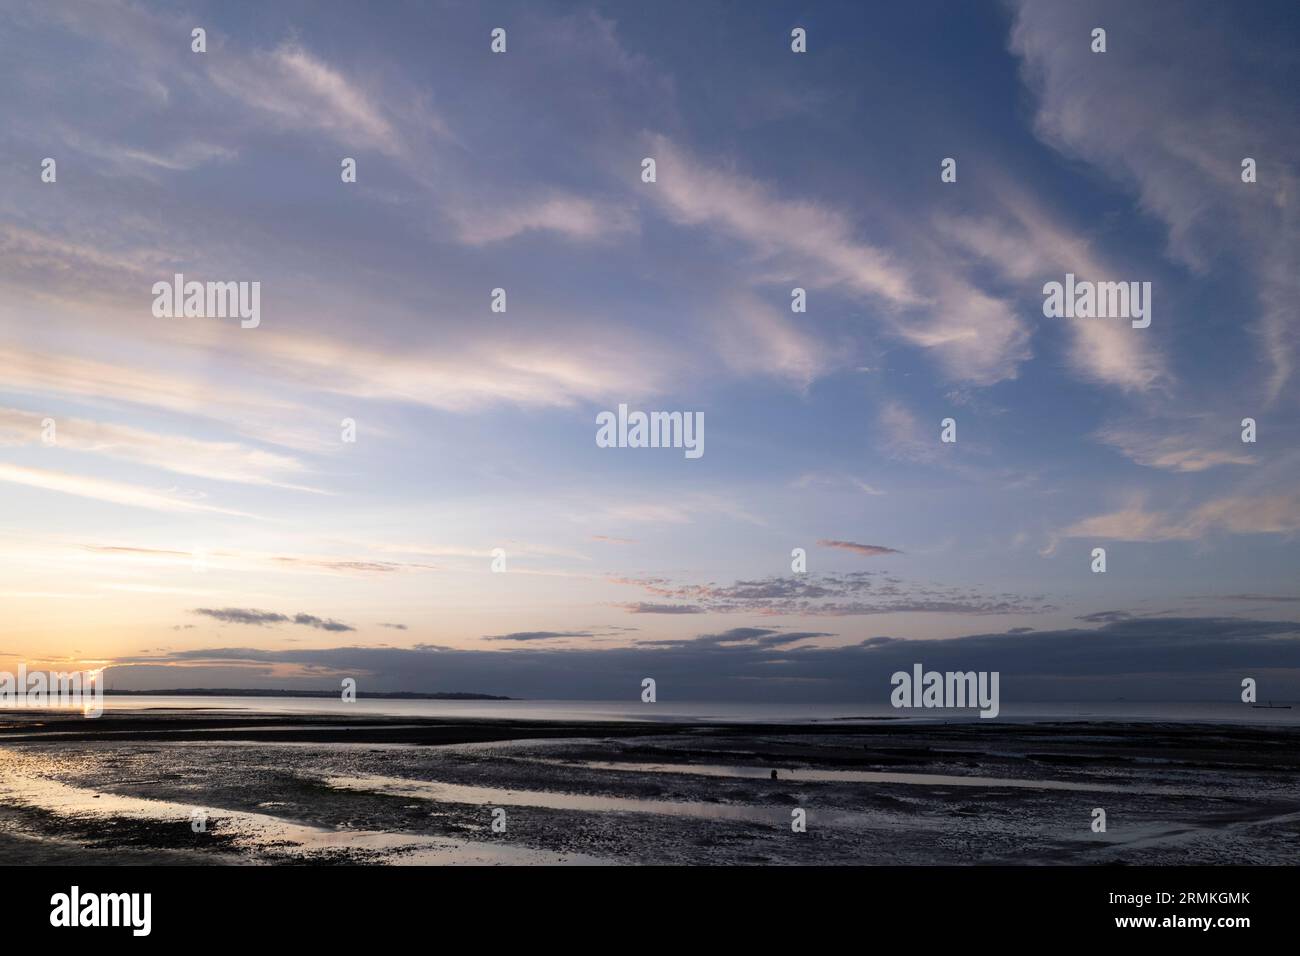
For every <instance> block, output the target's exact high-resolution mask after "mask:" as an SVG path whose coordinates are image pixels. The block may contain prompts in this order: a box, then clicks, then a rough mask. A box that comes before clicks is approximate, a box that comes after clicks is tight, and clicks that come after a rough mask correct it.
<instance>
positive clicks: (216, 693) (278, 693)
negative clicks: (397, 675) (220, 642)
mask: <svg viewBox="0 0 1300 956" xmlns="http://www.w3.org/2000/svg"><path fill="white" fill-rule="evenodd" d="M104 695H105V696H107V697H338V696H339V692H338V691H336V690H262V689H257V688H248V687H171V688H167V689H163V690H117V689H113V688H110V689H108V690H105V691H104ZM364 697H369V698H371V699H377V700H515V698H514V697H501V696H499V695H496V694H466V693H461V692H453V693H433V694H424V693H419V692H417V691H409V690H397V691H361V690H358V691H357V699H358V700H360V699H361V698H364Z"/></svg>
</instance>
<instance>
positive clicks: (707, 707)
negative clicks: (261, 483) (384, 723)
mask: <svg viewBox="0 0 1300 956" xmlns="http://www.w3.org/2000/svg"><path fill="white" fill-rule="evenodd" d="M1278 703H1287V702H1285V701H1279V702H1278ZM104 709H105V711H106V712H112V711H128V710H131V711H140V710H151V711H160V710H161V711H178V710H183V711H196V710H202V711H213V710H219V711H239V712H242V713H253V714H259V713H260V714H334V715H338V714H356V715H367V716H389V717H451V718H473V717H481V718H506V719H510V720H578V721H581V720H592V721H600V720H615V721H625V720H629V721H677V720H687V721H690V720H698V721H738V722H751V721H752V722H756V723H782V722H784V723H801V722H813V721H853V720H862V721H879V720H882V719H886V718H892V719H898V720H907V721H917V720H924V721H935V720H938V721H952V720H962V721H965V720H975V721H978V720H980V718H979V716H978V712H977V711H974V710H895V709H894V708H892V707H890V706H888V705H886V706H883V707H881V706H873V705H864V704H853V703H848V704H753V703H730V702H728V703H710V702H703V701H659V702H658V703H654V704H643V703H641V702H640V701H639V700H635V701H632V702H628V701H610V700H509V701H505V700H381V699H374V698H369V699H366V698H363V699H361V700H357V701H355V702H353V703H347V704H345V703H343V701H341V700H337V699H334V698H316V697H184V696H175V697H164V696H157V697H154V696H107V697H105V698H104ZM1007 720H1011V721H1030V722H1033V721H1054V720H1114V721H1121V720H1138V721H1180V722H1185V721H1209V722H1215V723H1243V724H1300V705H1294V706H1292V708H1291V709H1290V710H1284V709H1281V708H1274V709H1269V710H1265V709H1256V708H1252V707H1251V706H1250V705H1249V704H1240V703H1224V702H1203V701H1188V702H1141V701H1110V702H1103V703H1096V702H1079V703H1070V702H1061V701H1056V702H1051V703H1022V704H1011V703H1008V702H1006V701H1004V702H1003V703H1002V709H1001V713H1000V714H999V716H998V717H997V718H996V719H995V720H993V721H987V722H989V723H996V722H997V721H1007Z"/></svg>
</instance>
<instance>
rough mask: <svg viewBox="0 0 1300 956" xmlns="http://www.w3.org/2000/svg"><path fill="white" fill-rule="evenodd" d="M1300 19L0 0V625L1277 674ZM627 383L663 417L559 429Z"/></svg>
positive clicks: (310, 654) (462, 659)
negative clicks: (624, 439)
mask: <svg viewBox="0 0 1300 956" xmlns="http://www.w3.org/2000/svg"><path fill="white" fill-rule="evenodd" d="M198 27H201V28H203V29H204V30H205V31H206V51H205V52H201V53H200V52H195V51H194V50H193V49H192V31H193V30H194V29H195V28H198ZM496 28H502V29H504V30H505V31H506V50H505V52H503V53H495V52H493V51H492V49H491V43H492V37H491V35H492V31H493V30H494V29H496ZM796 28H802V29H803V30H805V31H806V43H807V51H806V52H803V53H796V52H794V51H793V50H792V48H791V44H792V40H791V33H792V31H793V30H795V29H796ZM1096 28H1102V29H1104V30H1105V31H1106V50H1105V52H1094V51H1093V49H1092V47H1093V45H1094V40H1093V36H1092V34H1093V30H1094V29H1096ZM1298 39H1300V13H1297V10H1296V7H1295V6H1294V4H1290V3H1268V2H1259V3H1251V4H1247V5H1223V4H1212V3H1195V2H1193V3H1155V2H1153V3H1144V4H1140V5H1134V4H1130V3H1091V2H1090V3H1054V2H1047V3H1026V4H1020V3H1014V2H1012V3H978V4H960V5H957V4H940V3H926V2H920V3H916V2H909V3H900V4H876V3H872V4H862V3H843V4H838V3H816V4H808V3H763V4H746V3H720V2H708V3H655V4H641V3H631V2H627V3H622V2H611V3H593V4H583V3H569V2H565V3H547V2H536V0H532V2H528V3H468V2H465V3H461V2H447V3H403V2H393V3H384V4H375V5H366V6H358V5H356V4H352V3H314V2H313V3H306V2H301V3H295V2H282V3H276V4H229V3H166V4H162V3H158V4H145V3H131V2H123V0H104V2H96V3H78V4H63V3H45V2H31V3H28V2H22V0H0V87H2V88H3V89H4V91H5V96H4V98H3V100H4V105H3V108H2V111H0V115H2V117H3V121H2V122H0V576H2V577H0V611H2V612H3V613H2V614H0V619H2V620H3V624H0V666H10V667H13V666H16V665H17V663H19V662H24V663H27V664H28V666H48V667H51V668H58V669H69V668H73V667H87V668H99V667H108V668H109V675H110V677H111V683H112V686H114V687H116V688H123V689H125V688H137V689H150V688H154V689H156V688H174V687H196V686H209V687H260V688H277V687H301V688H308V687H311V688H328V687H338V686H339V683H340V679H341V678H342V677H353V678H355V679H356V680H357V681H358V687H359V689H361V690H362V691H363V692H364V691H365V690H376V691H378V690H390V691H391V690H409V691H462V692H480V693H492V694H509V695H512V696H527V697H536V698H590V699H617V698H619V697H624V696H626V697H628V698H635V697H637V696H638V695H639V693H640V680H641V678H642V677H644V676H654V677H656V680H657V681H658V694H659V697H660V699H674V698H675V699H682V700H685V699H692V700H712V699H728V700H752V701H760V702H761V701H785V700H790V701H794V700H807V701H819V700H824V701H832V700H833V701H853V700H862V701H871V702H883V701H884V700H885V699H887V695H888V691H889V685H888V674H889V672H891V671H892V670H894V669H897V668H902V669H907V668H910V665H911V664H912V663H913V662H922V663H924V664H925V665H926V666H927V667H929V666H931V665H932V664H933V665H934V666H941V665H943V666H951V667H953V668H959V669H962V670H966V669H1001V670H1002V672H1003V673H1004V674H1007V675H1008V676H1009V677H1010V678H1011V680H1010V681H1006V680H1004V684H1003V695H1004V699H1006V698H1007V696H1008V695H1009V694H1019V695H1021V696H1022V697H1031V696H1032V699H1037V700H1044V699H1053V698H1065V699H1109V698H1112V697H1115V696H1127V697H1129V698H1140V699H1225V700H1233V699H1236V695H1237V694H1238V693H1239V690H1238V688H1239V685H1240V680H1241V678H1242V677H1244V676H1252V677H1255V678H1256V679H1257V680H1259V681H1260V692H1261V696H1262V697H1274V698H1283V697H1286V696H1288V695H1291V696H1293V697H1297V696H1300V623H1298V621H1300V587H1298V586H1297V569H1298V568H1300V541H1298V540H1297V531H1300V442H1298V441H1297V439H1298V438H1300V425H1298V424H1297V414H1296V413H1297V405H1298V402H1297V398H1298V397H1300V388H1298V386H1300V369H1297V360H1298V358H1300V333H1298V331H1297V328H1298V326H1297V313H1296V308H1297V302H1300V278H1298V277H1300V269H1298V268H1297V266H1298V264H1300V263H1298V262H1297V249H1300V243H1298V240H1300V221H1298V220H1297V212H1296V206H1297V201H1298V196H1297V186H1298V185H1300V171H1298V169H1297V159H1296V157H1297V155H1298V150H1297V147H1298V146H1300V126H1298V125H1297V123H1296V117H1297V115H1300V109H1298V108H1297V107H1298V106H1300V103H1298V102H1297V101H1298V100H1300V94H1297V93H1296V92H1295V91H1296V90H1300V43H1298V42H1297V40H1298ZM647 157H648V158H652V159H654V161H655V177H654V181H653V182H646V181H645V180H644V178H643V160H644V159H646V158H647ZM1247 157H1249V158H1251V159H1253V160H1254V161H1255V170H1256V178H1255V181H1253V182H1243V175H1242V162H1243V159H1244V158H1247ZM46 158H51V159H54V160H55V163H56V166H55V169H56V175H55V181H53V182H47V181H44V180H43V177H42V169H43V161H44V160H45V159H46ZM345 158H349V159H352V160H354V161H355V166H356V181H355V182H344V181H343V178H344V177H343V175H342V174H341V168H342V164H343V161H344V159H345ZM947 158H952V159H955V160H956V167H955V168H956V179H955V181H952V182H945V181H944V180H943V177H942V176H941V164H942V162H943V161H944V160H945V159H947ZM176 273H181V274H183V275H184V276H185V277H186V279H187V280H197V281H201V282H207V281H221V282H225V281H240V282H244V281H246V282H254V281H255V282H258V283H259V284H260V317H259V319H260V320H259V322H258V324H257V326H256V327H255V328H244V327H242V325H241V323H240V321H239V320H238V319H237V318H234V319H232V318H215V317H200V316H189V317H185V316H178V317H167V316H162V317H159V316H158V315H156V314H155V310H154V308H153V306H154V292H153V291H152V290H153V287H154V284H155V283H157V282H160V281H162V282H170V281H171V280H172V277H173V275H174V274H176ZM1067 274H1072V275H1074V276H1076V277H1077V278H1078V279H1080V280H1081V281H1084V280H1089V281H1125V282H1139V283H1150V289H1151V293H1150V307H1151V311H1150V316H1151V322H1150V325H1149V327H1146V328H1134V327H1133V326H1132V324H1131V323H1130V322H1129V321H1128V320H1127V319H1125V318H1123V317H1118V318H1117V317H1107V316H1101V317H1072V318H1067V317H1054V318H1049V317H1047V316H1045V315H1044V309H1043V304H1044V291H1043V289H1044V284H1045V283H1048V282H1052V281H1058V282H1063V281H1065V276H1066V275H1067ZM796 287H797V288H801V289H803V290H805V293H806V311H805V312H796V311H793V309H792V298H791V296H792V292H791V290H792V289H794V288H796ZM494 289H503V290H505V293H506V309H505V311H504V312H502V311H494V310H493V308H492V302H493V295H494V293H493V290H494ZM620 405H627V406H628V407H629V408H630V409H633V410H643V411H647V412H649V411H678V412H684V413H687V414H698V415H702V417H703V420H704V423H705V428H704V445H703V449H704V453H703V454H702V455H700V456H699V457H698V458H692V457H687V456H686V455H685V454H684V453H683V450H682V449H680V448H627V447H623V448H608V447H600V446H599V445H598V444H597V441H596V433H597V427H596V422H597V416H598V415H600V414H601V413H602V412H606V411H616V410H617V409H618V407H619V406H620ZM1244 418H1252V419H1254V421H1255V422H1256V441H1254V442H1249V443H1248V442H1243V441H1242V431H1243V429H1242V420H1243V419H1244ZM945 419H952V420H953V421H954V422H955V433H956V441H953V442H944V441H942V440H941V423H942V422H943V421H944V420H945ZM345 420H346V421H350V422H352V423H354V429H355V434H354V436H351V435H348V434H347V431H348V429H347V428H345V427H344V422H345ZM51 423H52V430H51ZM349 437H354V438H355V440H345V439H346V438H349ZM796 548H799V549H803V551H804V554H805V555H806V570H804V571H796V570H794V569H793V564H792V561H793V558H792V552H793V551H794V549H796ZM1096 548H1104V549H1105V552H1106V570H1105V572H1104V573H1096V572H1094V571H1093V565H1094V559H1093V551H1094V549H1096ZM494 554H495V555H497V557H496V558H495V559H494ZM494 560H495V563H496V566H497V568H498V570H494V569H493V568H494ZM502 562H504V570H500V568H501V567H502Z"/></svg>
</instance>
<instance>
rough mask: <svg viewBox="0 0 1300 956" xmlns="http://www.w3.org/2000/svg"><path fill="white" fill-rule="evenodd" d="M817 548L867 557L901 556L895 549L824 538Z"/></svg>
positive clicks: (900, 552)
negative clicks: (837, 549)
mask: <svg viewBox="0 0 1300 956" xmlns="http://www.w3.org/2000/svg"><path fill="white" fill-rule="evenodd" d="M817 546H818V547H819V548H839V549H840V550H841V551H852V552H853V553H854V554H862V555H866V556H867V557H874V556H875V555H878V554H902V553H903V552H902V551H899V550H898V549H897V548H886V547H885V546H884V545H880V544H858V543H857V542H856V541H830V540H827V539H826V538H823V539H822V540H820V541H818V542H817Z"/></svg>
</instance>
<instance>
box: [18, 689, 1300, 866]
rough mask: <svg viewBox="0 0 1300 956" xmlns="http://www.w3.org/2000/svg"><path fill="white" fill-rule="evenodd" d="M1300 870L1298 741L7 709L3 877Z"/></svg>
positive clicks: (1264, 734) (1191, 732)
mask: <svg viewBox="0 0 1300 956" xmlns="http://www.w3.org/2000/svg"><path fill="white" fill-rule="evenodd" d="M773 770H775V771H776V773H777V779H775V780H773V779H772V778H771V774H772V771H773ZM1095 808H1101V809H1104V810H1105V812H1106V822H1107V828H1106V832H1104V833H1097V832H1093V830H1092V826H1091V824H1092V820H1093V810H1094V809H1095ZM494 811H496V813H495V814H494ZM798 811H802V815H803V816H804V817H805V818H806V821H807V831H806V832H802V833H799V832H794V831H793V830H792V827H791V822H792V820H793V819H795V817H796V816H798V815H799V813H798ZM196 814H197V816H196ZM196 819H197V820H201V826H197V828H196V822H195V821H196ZM494 820H495V821H496V823H497V827H498V829H497V830H494V829H493V823H494ZM503 822H504V830H501V829H500V828H501V827H502V824H503ZM1296 859H1300V729H1297V728H1286V727H1265V726H1259V727H1254V726H1240V725H1232V726H1229V725H1209V724H1203V725H1192V724H1158V723H1127V724H1126V723H1089V722H1081V721H1074V722H1059V723H1041V724H1015V723H1004V722H996V721H963V722H952V723H938V722H936V723H902V722H894V721H864V722H839V721H837V722H831V723H800V724H788V725H786V724H761V725H755V724H748V725H747V724H723V723H717V724H707V725H701V724H665V723H630V722H617V723H591V722H562V721H504V720H468V719H456V720H448V719H415V720H413V719H409V718H403V719H397V718H360V719H358V718H344V717H339V716H289V717H286V716H284V715H262V716H255V715H245V714H216V713H211V712H189V713H176V712H167V713H148V712H141V713H131V714H119V713H114V714H112V715H111V716H110V715H105V716H103V717H101V718H99V719H96V720H85V719H82V718H80V717H75V716H73V717H69V716H62V715H38V714H32V713H18V714H7V715H3V716H2V717H0V863H4V864H24V863H46V862H50V863H78V864H87V863H90V864H94V863H125V864H149V863H159V862H169V863H175V862H183V863H198V864H222V865H226V864H296V863H307V864H351V863H363V864H365V863H385V864H403V863H405V864H429V863H467V864H556V863H569V864H575V863H576V864H597V863H615V864H629V863H631V864H656V863H714V864H737V863H739V864H745V863H751V864H758V863H778V864H780V863H792V864H799V863H818V864H889V863H895V864H897V863H901V864H992V863H1001V864H1006V863H1011V864H1016V863H1025V864H1033V863H1039V864H1058V863H1066V864H1069V863H1100V864H1116V863H1119V864H1139V863H1142V864H1182V863H1238V864H1243V863H1249V864H1289V863H1290V864H1293V863H1294V862H1295V860H1296Z"/></svg>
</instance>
